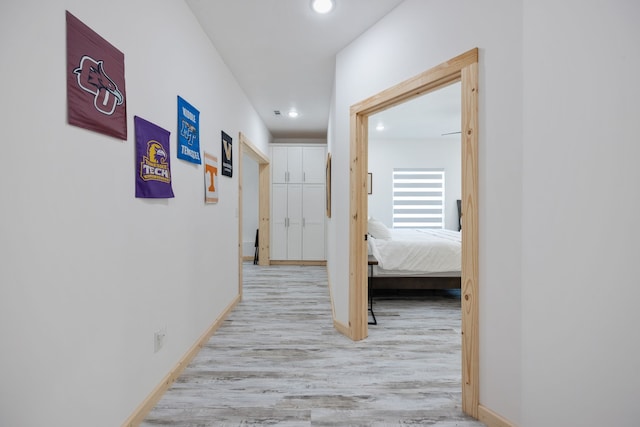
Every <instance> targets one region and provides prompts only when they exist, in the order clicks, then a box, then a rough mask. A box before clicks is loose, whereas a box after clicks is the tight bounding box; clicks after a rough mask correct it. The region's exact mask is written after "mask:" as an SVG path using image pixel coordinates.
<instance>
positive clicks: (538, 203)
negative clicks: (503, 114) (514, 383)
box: [505, 0, 640, 427]
mask: <svg viewBox="0 0 640 427" xmlns="http://www.w3.org/2000/svg"><path fill="white" fill-rule="evenodd" d="M524 5H525V7H524V12H525V13H524V23H523V24H524V25H523V28H524V32H523V33H524V44H523V49H524V52H525V55H524V77H525V78H524V80H525V84H524V96H523V99H524V109H523V113H524V126H523V142H524V153H523V169H522V176H523V242H524V245H523V266H522V269H523V273H522V313H523V315H522V319H523V321H522V330H523V334H522V343H523V361H522V372H523V385H524V387H523V390H524V391H523V395H522V399H523V423H522V425H523V426H552V427H553V426H604V425H607V426H620V427H623V426H627V427H630V426H637V425H638V423H639V421H638V420H639V419H640V407H639V406H638V399H637V397H638V384H639V383H640V371H639V370H638V369H637V367H636V365H637V359H638V353H639V351H640V339H638V337H639V333H638V324H639V323H640V312H639V311H638V305H637V302H638V300H639V299H640V286H639V283H640V279H639V278H638V272H637V269H636V266H637V264H638V260H639V259H640V249H639V246H638V240H639V239H640V230H639V229H638V227H636V226H635V224H636V222H637V216H638V211H639V208H640V190H639V188H640V187H639V183H640V168H639V167H638V159H639V158H640V144H639V143H638V126H637V123H638V117H640V104H639V103H638V99H640V87H639V86H638V84H637V80H638V77H637V76H638V72H637V70H638V69H639V68H640V50H639V49H638V41H639V40H640V26H639V25H638V17H640V3H638V2H637V1H631V0H613V1H607V2H581V1H577V0H572V1H565V2H555V1H549V0H543V1H538V0H535V1H533V0H525V1H524ZM505 320H506V319H505Z"/></svg>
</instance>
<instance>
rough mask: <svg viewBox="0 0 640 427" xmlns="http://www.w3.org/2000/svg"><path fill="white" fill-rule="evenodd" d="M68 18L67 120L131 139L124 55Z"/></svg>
mask: <svg viewBox="0 0 640 427" xmlns="http://www.w3.org/2000/svg"><path fill="white" fill-rule="evenodd" d="M66 16H67V117H68V121H69V124H71V125H74V126H78V127H81V128H84V129H89V130H92V131H95V132H100V133H103V134H105V135H109V136H113V137H115V138H120V139H122V140H126V139H127V108H126V92H125V81H124V54H123V53H122V52H120V51H119V50H118V49H116V48H115V47H114V46H112V45H111V44H110V43H109V42H107V41H106V40H105V39H103V38H102V37H100V36H99V35H98V34H97V33H95V32H94V31H93V30H92V29H91V28H89V27H88V26H86V25H85V24H84V23H82V22H81V21H80V20H79V19H78V18H76V17H75V16H73V15H72V14H71V13H69V11H67V12H66Z"/></svg>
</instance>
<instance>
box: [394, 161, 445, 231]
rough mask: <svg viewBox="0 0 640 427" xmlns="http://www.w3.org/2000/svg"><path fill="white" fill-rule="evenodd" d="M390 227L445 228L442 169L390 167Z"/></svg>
mask: <svg viewBox="0 0 640 427" xmlns="http://www.w3.org/2000/svg"><path fill="white" fill-rule="evenodd" d="M393 228H444V169H409V168H398V169H393Z"/></svg>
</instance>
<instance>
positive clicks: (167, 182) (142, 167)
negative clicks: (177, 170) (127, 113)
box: [134, 116, 173, 199]
mask: <svg viewBox="0 0 640 427" xmlns="http://www.w3.org/2000/svg"><path fill="white" fill-rule="evenodd" d="M134 122H135V128H136V197H141V198H150V199H167V198H171V197H173V189H172V187H171V165H170V161H169V160H170V157H171V156H170V155H169V135H170V134H171V133H170V132H169V131H168V130H165V129H163V128H161V127H159V126H156V125H155V124H153V123H151V122H148V121H146V120H145V119H143V118H141V117H138V116H134Z"/></svg>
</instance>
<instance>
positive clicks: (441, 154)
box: [369, 136, 462, 231]
mask: <svg viewBox="0 0 640 427" xmlns="http://www.w3.org/2000/svg"><path fill="white" fill-rule="evenodd" d="M460 156H461V143H460V138H459V137H457V136H452V137H447V138H436V139H429V140H407V139H403V140H397V141H393V140H388V139H374V138H369V172H371V173H372V174H373V175H372V178H373V191H372V194H370V195H369V216H373V217H375V218H377V219H379V220H380V221H382V222H383V223H384V224H386V225H387V227H391V226H392V224H393V176H392V174H393V169H395V168H438V169H444V171H445V228H447V229H449V230H456V231H457V230H458V206H457V204H456V200H457V199H459V198H460V196H461V194H462V188H461V174H462V170H461V160H460Z"/></svg>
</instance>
